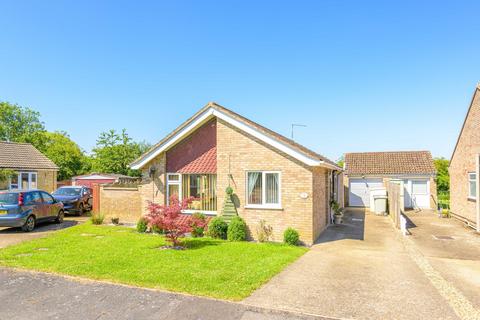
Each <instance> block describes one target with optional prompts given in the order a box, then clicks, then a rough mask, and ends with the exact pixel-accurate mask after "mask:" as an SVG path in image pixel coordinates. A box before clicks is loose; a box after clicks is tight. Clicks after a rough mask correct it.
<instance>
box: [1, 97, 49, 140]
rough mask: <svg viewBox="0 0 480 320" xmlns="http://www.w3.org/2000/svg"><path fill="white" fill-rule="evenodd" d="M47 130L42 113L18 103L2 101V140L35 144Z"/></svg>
mask: <svg viewBox="0 0 480 320" xmlns="http://www.w3.org/2000/svg"><path fill="white" fill-rule="evenodd" d="M43 132H45V126H44V125H43V122H41V121H40V113H38V112H37V111H33V110H32V109H29V108H24V107H21V106H19V105H17V104H11V103H8V102H0V140H3V141H12V142H28V143H32V144H33V145H35V142H37V141H38V139H40V138H41V134H42V133H43Z"/></svg>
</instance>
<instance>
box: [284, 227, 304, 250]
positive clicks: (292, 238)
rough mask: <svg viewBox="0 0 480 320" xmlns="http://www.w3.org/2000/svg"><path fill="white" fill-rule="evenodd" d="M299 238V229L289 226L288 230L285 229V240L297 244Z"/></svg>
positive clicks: (293, 244) (287, 242)
mask: <svg viewBox="0 0 480 320" xmlns="http://www.w3.org/2000/svg"><path fill="white" fill-rule="evenodd" d="M299 238H300V237H299V235H298V231H297V230H295V229H293V228H287V230H285V232H284V233H283V242H285V243H286V244H289V245H292V246H296V245H297V244H298V240H299Z"/></svg>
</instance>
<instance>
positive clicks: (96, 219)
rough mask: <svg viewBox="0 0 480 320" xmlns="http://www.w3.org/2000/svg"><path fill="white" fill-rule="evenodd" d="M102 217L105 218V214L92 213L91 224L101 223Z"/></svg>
mask: <svg viewBox="0 0 480 320" xmlns="http://www.w3.org/2000/svg"><path fill="white" fill-rule="evenodd" d="M104 219H105V216H104V215H103V214H101V213H97V212H94V213H92V216H91V217H90V221H91V222H92V223H93V224H102V223H103V220H104Z"/></svg>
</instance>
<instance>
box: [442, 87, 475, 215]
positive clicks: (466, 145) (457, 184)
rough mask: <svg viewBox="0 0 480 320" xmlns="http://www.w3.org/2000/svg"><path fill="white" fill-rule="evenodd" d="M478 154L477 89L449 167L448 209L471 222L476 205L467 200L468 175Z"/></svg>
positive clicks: (473, 170) (473, 201)
mask: <svg viewBox="0 0 480 320" xmlns="http://www.w3.org/2000/svg"><path fill="white" fill-rule="evenodd" d="M479 153H480V89H479V88H477V89H476V90H475V94H474V96H473V100H472V104H471V107H470V111H469V113H468V115H467V118H466V120H465V124H464V127H463V131H462V133H461V135H460V137H459V140H458V144H457V147H456V150H455V153H454V155H453V157H452V161H451V163H450V167H449V172H450V209H451V211H452V213H454V214H456V215H459V216H461V217H464V218H467V219H469V220H471V221H472V222H475V220H476V203H475V200H470V199H468V193H469V184H468V173H469V172H475V171H476V169H475V166H476V160H475V155H476V154H479ZM477 192H478V191H477Z"/></svg>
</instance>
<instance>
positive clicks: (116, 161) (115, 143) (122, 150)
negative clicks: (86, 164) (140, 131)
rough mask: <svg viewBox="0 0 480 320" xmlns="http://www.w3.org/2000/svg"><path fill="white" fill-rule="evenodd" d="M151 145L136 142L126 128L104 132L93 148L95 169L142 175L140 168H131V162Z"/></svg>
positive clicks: (104, 171)
mask: <svg viewBox="0 0 480 320" xmlns="http://www.w3.org/2000/svg"><path fill="white" fill-rule="evenodd" d="M148 148H149V145H148V144H146V143H144V142H141V143H139V142H135V141H133V139H132V138H130V136H129V135H128V134H127V131H126V129H123V130H122V132H120V133H117V132H116V131H115V130H110V131H107V132H102V133H101V134H100V136H99V138H98V140H97V145H96V147H95V148H94V149H93V150H92V151H93V157H92V165H93V170H94V171H98V172H103V173H119V174H125V175H129V176H140V172H139V171H138V170H132V169H130V163H132V161H133V160H135V159H136V158H138V157H139V156H140V155H141V154H143V153H144V152H145V151H146V150H148Z"/></svg>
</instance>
